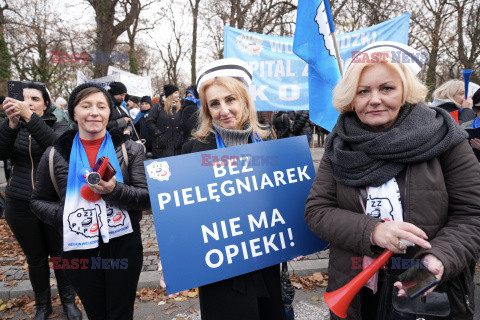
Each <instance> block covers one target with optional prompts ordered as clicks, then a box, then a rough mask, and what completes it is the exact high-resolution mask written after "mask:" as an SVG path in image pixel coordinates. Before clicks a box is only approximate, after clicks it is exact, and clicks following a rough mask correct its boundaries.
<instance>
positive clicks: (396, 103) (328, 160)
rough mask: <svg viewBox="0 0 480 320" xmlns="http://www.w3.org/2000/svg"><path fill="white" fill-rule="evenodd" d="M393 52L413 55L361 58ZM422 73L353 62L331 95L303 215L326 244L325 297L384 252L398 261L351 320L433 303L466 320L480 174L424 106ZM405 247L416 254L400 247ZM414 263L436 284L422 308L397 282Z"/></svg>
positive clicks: (365, 291) (364, 293) (385, 317)
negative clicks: (329, 120) (334, 116)
mask: <svg viewBox="0 0 480 320" xmlns="http://www.w3.org/2000/svg"><path fill="white" fill-rule="evenodd" d="M369 48H371V51H370V50H369ZM398 48H401V50H402V51H403V52H402V54H406V55H410V56H414V55H415V53H416V51H415V50H414V49H413V48H410V47H408V46H405V45H401V44H398V43H395V42H385V43H384V44H383V45H382V46H376V47H373V48H372V47H367V48H365V49H363V50H362V52H365V53H367V54H371V53H376V54H380V53H381V54H383V53H386V54H388V55H392V56H393V55H394V54H393V53H391V52H394V53H396V54H397V55H398V50H399V49H398ZM377 61H378V59H377ZM419 70H420V66H418V65H417V64H416V63H415V62H414V61H413V60H412V62H411V64H404V63H399V62H395V63H391V62H388V61H380V62H378V63H353V64H352V65H351V66H350V68H348V69H347V71H346V73H345V76H344V78H343V79H342V80H341V81H340V82H339V83H338V84H337V86H336V87H335V90H334V93H333V99H334V101H333V103H334V106H335V108H336V109H337V110H339V111H340V112H341V114H340V117H339V119H338V121H337V124H336V125H335V127H334V128H333V131H332V132H331V133H330V134H329V135H328V136H327V139H326V142H325V155H324V157H323V159H322V161H321V163H320V166H319V169H318V171H317V175H316V177H315V180H314V182H313V185H312V189H311V191H310V195H309V197H308V199H307V204H306V210H305V220H306V221H307V224H308V225H309V227H310V229H311V230H312V231H313V232H314V233H315V234H317V235H318V236H319V237H321V238H322V239H323V240H325V241H328V242H329V243H330V259H329V267H328V269H329V278H328V288H327V291H328V292H331V291H334V290H336V289H339V288H341V287H342V286H344V285H345V284H347V283H348V282H349V281H350V280H352V279H353V277H354V276H356V275H357V274H358V273H359V272H360V271H361V267H362V259H363V263H364V265H368V264H369V263H370V262H371V259H373V258H376V257H377V256H378V254H379V253H381V252H383V251H384V250H385V249H388V250H390V251H393V252H394V253H395V254H397V255H394V256H393V258H392V260H394V261H396V263H395V264H393V263H391V264H389V265H387V268H386V269H380V270H379V271H378V274H377V275H378V278H373V279H372V280H371V282H369V283H367V284H366V285H365V286H364V287H363V288H361V290H360V291H359V293H358V294H356V296H355V297H354V299H353V300H352V302H351V304H350V306H349V308H348V310H347V317H348V319H353V320H356V319H369V320H370V319H372V320H373V319H381V320H389V319H405V318H403V317H402V316H407V318H408V315H406V314H405V313H404V312H403V311H400V310H399V309H398V306H410V307H412V304H413V303H414V302H418V303H420V304H421V305H430V308H429V309H430V310H433V311H439V310H440V308H439V306H436V307H435V306H432V304H431V303H432V302H431V301H430V297H432V296H430V295H434V296H435V297H436V298H437V299H438V300H437V301H440V302H439V303H440V304H441V305H442V307H446V306H449V307H450V310H451V311H450V314H449V315H446V316H445V315H444V316H445V317H442V318H441V319H456V320H458V319H473V313H474V311H473V302H474V300H473V299H474V284H473V279H472V270H471V267H472V265H474V263H475V262H476V261H477V260H478V258H479V252H480V185H479V184H478V181H479V179H480V167H479V166H478V163H477V161H476V158H475V156H474V155H473V153H472V151H471V148H470V146H469V145H468V143H467V142H466V140H465V139H466V133H465V131H464V130H462V129H461V128H460V127H459V126H458V125H457V124H456V123H455V121H454V119H453V118H452V117H451V116H450V115H449V114H448V113H447V112H446V111H444V110H442V109H440V108H429V107H427V106H426V105H425V104H424V103H423V101H424V99H425V95H426V93H427V88H426V87H425V86H424V85H423V84H422V83H421V82H420V81H419V80H418V79H417V78H416V77H415V75H414V72H418V71H419ZM406 240H408V241H409V242H411V243H414V244H415V246H409V247H408V248H407V244H408V242H407V241H406ZM415 259H422V261H423V262H424V264H425V266H426V267H427V268H428V270H429V271H431V272H432V273H433V275H434V276H435V277H436V278H437V279H438V280H439V281H440V283H439V285H438V286H435V287H433V288H431V289H430V290H428V291H427V292H426V300H425V301H426V302H425V303H426V304H424V303H422V301H420V299H422V298H421V297H418V298H416V299H418V300H416V301H415V300H411V299H409V298H406V297H403V296H404V295H405V292H404V290H403V289H401V290H398V289H400V288H401V284H400V282H395V281H396V280H397V276H398V275H399V274H400V273H402V272H403V271H405V270H404V269H406V268H408V267H410V266H411V265H412V262H414V261H416V260H415ZM358 266H360V267H358ZM405 266H407V267H406V268H405ZM394 286H395V288H394ZM447 297H448V298H447ZM392 301H397V302H396V303H393V302H392ZM422 313H424V312H421V311H420V312H418V313H417V314H416V316H415V319H416V318H417V317H419V318H420V317H422ZM331 316H332V319H338V317H337V316H335V315H334V314H333V313H332V315H331ZM410 317H414V315H412V314H410ZM426 318H427V319H428V318H429V317H426ZM408 319H409V318H408Z"/></svg>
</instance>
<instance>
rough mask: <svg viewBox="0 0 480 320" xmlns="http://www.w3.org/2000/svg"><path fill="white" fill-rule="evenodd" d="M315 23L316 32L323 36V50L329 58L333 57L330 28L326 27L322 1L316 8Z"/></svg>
mask: <svg viewBox="0 0 480 320" xmlns="http://www.w3.org/2000/svg"><path fill="white" fill-rule="evenodd" d="M315 22H316V23H317V25H318V32H319V33H320V34H321V35H322V36H323V42H324V44H325V48H326V49H327V50H328V52H329V53H330V55H331V56H335V47H334V44H333V40H332V37H331V36H330V27H329V26H328V19H327V13H326V12H325V4H324V3H323V1H321V2H320V5H319V6H318V8H317V15H316V17H315Z"/></svg>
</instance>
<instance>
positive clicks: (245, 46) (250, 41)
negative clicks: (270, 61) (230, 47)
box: [237, 33, 263, 56]
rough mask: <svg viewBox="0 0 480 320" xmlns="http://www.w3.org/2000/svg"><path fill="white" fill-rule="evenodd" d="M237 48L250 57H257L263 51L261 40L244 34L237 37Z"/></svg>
mask: <svg viewBox="0 0 480 320" xmlns="http://www.w3.org/2000/svg"><path fill="white" fill-rule="evenodd" d="M237 46H238V48H239V49H240V50H242V51H243V52H245V53H247V54H249V55H251V56H259V55H260V52H261V51H262V50H263V39H262V38H259V37H255V36H254V35H250V34H246V33H244V34H241V35H239V36H237Z"/></svg>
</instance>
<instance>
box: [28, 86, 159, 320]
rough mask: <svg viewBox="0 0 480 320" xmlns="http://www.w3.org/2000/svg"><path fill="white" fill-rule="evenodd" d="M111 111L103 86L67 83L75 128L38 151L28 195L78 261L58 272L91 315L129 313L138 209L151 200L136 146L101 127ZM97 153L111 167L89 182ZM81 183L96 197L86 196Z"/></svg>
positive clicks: (68, 258)
mask: <svg viewBox="0 0 480 320" xmlns="http://www.w3.org/2000/svg"><path fill="white" fill-rule="evenodd" d="M111 110H112V103H111V99H110V96H109V95H108V93H107V92H106V91H105V90H104V89H103V88H102V87H100V86H98V85H96V84H94V83H86V84H82V85H80V86H78V87H77V88H75V89H74V90H73V92H72V94H71V95H70V99H69V102H68V113H69V116H70V118H71V119H72V120H73V121H75V122H76V123H77V124H78V128H79V131H78V132H75V131H73V130H72V131H68V132H66V133H65V134H64V135H62V136H61V137H60V138H59V140H58V141H57V143H56V144H55V146H54V148H55V149H54V150H53V151H52V149H48V150H47V151H46V152H45V154H44V155H43V157H42V159H41V161H40V164H39V167H38V173H37V179H36V181H37V186H36V188H35V191H34V192H33V194H32V200H31V207H32V210H33V211H34V212H35V214H37V215H38V216H39V217H40V219H42V220H43V221H45V222H47V223H49V224H52V225H55V226H57V227H61V228H62V230H63V253H62V263H64V264H67V265H76V266H77V267H76V268H71V269H66V270H65V273H66V275H67V277H68V279H69V280H70V282H71V283H72V285H73V286H74V287H75V290H76V291H77V293H78V295H79V297H80V299H81V300H82V303H83V305H84V307H85V311H86V312H87V316H88V318H89V319H91V320H94V319H95V320H96V319H116V320H117V319H133V310H134V301H135V295H136V288H137V284H138V280H139V277H140V272H141V269H142V261H143V248H142V239H141V235H140V220H141V217H142V213H141V211H142V210H146V209H148V208H149V207H150V200H149V196H148V189H147V182H146V177H145V170H144V167H143V161H144V160H145V155H144V152H143V147H142V146H141V145H140V144H138V143H135V142H133V141H131V140H129V139H128V137H127V136H126V135H123V134H122V132H121V131H119V130H115V129H113V130H111V131H110V132H108V131H106V126H107V123H108V120H109V116H110V114H111ZM51 152H53V153H51ZM50 156H52V157H53V159H49V158H50ZM102 156H106V157H108V158H109V163H110V164H111V165H112V166H113V168H114V169H115V170H116V174H115V175H114V176H113V177H112V178H111V179H108V181H104V180H103V177H102V179H100V177H99V178H98V180H97V181H94V180H95V179H94V180H92V179H91V178H90V177H91V176H92V177H95V174H94V173H91V172H92V168H93V166H94V164H95V163H97V162H98V159H99V158H100V157H102ZM49 165H53V172H50V170H49ZM51 174H52V175H53V176H54V179H53V180H52V179H51ZM85 179H86V180H85ZM87 181H88V184H86V183H87ZM82 185H83V186H84V189H85V188H86V190H87V191H88V190H90V191H93V193H92V194H93V196H95V197H96V198H95V199H91V198H89V197H86V198H85V197H84V196H83V195H84V194H85V191H80V187H81V186H82ZM56 189H57V190H56ZM87 199H90V200H88V201H87Z"/></svg>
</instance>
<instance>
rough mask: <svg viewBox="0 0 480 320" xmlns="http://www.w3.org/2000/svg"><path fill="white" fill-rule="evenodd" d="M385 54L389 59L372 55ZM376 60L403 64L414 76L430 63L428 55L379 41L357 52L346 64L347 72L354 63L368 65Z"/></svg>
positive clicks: (407, 47)
mask: <svg viewBox="0 0 480 320" xmlns="http://www.w3.org/2000/svg"><path fill="white" fill-rule="evenodd" d="M385 52H386V53H388V57H385V56H381V57H379V56H378V55H377V56H373V55H372V54H373V53H385ZM374 58H375V59H376V58H379V59H380V60H382V59H385V58H387V59H388V60H387V61H389V62H392V63H399V62H400V63H403V64H404V65H405V66H407V67H408V68H409V69H410V70H411V71H412V72H413V74H417V73H419V72H420V70H421V69H422V67H423V65H424V64H425V63H427V61H428V56H427V54H426V53H423V52H420V51H418V50H416V49H414V48H412V47H410V46H407V45H405V44H403V43H399V42H394V41H378V42H373V43H371V44H369V45H368V46H366V47H364V48H362V49H361V50H360V51H358V52H355V54H354V55H353V56H352V59H349V60H347V62H346V64H345V71H347V70H348V69H349V68H350V67H351V66H352V64H354V63H362V62H367V63H368V62H369V61H368V60H369V59H374ZM373 62H378V61H373Z"/></svg>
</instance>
